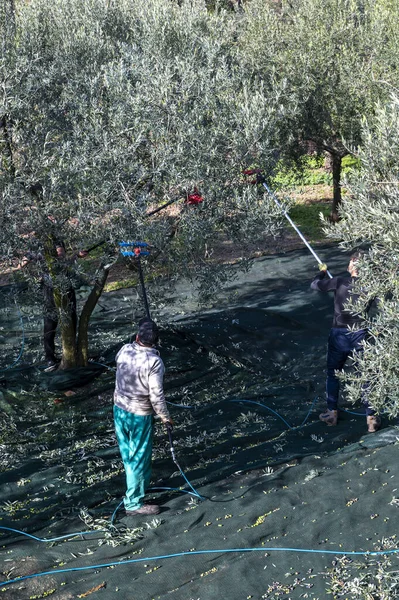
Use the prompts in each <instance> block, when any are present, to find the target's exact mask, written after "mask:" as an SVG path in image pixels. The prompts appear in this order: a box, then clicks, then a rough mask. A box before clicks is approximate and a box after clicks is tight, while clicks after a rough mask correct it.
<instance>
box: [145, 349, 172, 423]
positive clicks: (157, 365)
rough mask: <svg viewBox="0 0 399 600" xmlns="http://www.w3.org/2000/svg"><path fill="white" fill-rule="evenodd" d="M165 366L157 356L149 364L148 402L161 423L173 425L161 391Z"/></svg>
mask: <svg viewBox="0 0 399 600" xmlns="http://www.w3.org/2000/svg"><path fill="white" fill-rule="evenodd" d="M164 372H165V367H164V364H163V362H162V360H161V359H160V358H157V359H156V360H155V361H154V363H153V365H152V366H151V369H150V373H149V376H148V389H149V395H150V402H151V404H152V408H153V409H154V412H155V414H157V415H158V416H159V417H160V418H161V420H162V422H163V423H165V424H167V423H169V424H170V425H173V422H172V419H171V418H170V414H169V411H168V408H167V406H166V400H165V394H164V391H163V376H164Z"/></svg>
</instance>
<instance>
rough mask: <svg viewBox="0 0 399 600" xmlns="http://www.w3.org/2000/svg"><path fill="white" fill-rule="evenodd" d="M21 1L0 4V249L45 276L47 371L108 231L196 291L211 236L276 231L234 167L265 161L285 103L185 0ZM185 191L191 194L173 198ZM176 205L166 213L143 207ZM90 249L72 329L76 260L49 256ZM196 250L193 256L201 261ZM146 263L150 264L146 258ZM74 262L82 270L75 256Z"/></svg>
mask: <svg viewBox="0 0 399 600" xmlns="http://www.w3.org/2000/svg"><path fill="white" fill-rule="evenodd" d="M179 4H180V6H179V5H178V4H177V3H176V4H175V3H172V2H170V1H169V0H138V1H137V2H134V3H133V2H130V1H127V0H115V1H114V2H109V1H107V0H88V1H87V2H81V1H80V0H54V1H53V2H48V0H32V1H31V2H29V3H24V2H21V3H17V4H16V5H15V4H14V3H13V2H11V0H10V1H9V2H8V3H5V4H4V5H3V9H2V10H3V12H2V17H3V20H2V31H3V33H4V36H3V46H2V50H3V51H2V56H1V63H0V80H1V85H2V96H1V106H0V125H1V133H0V150H1V172H0V185H1V192H2V205H1V224H2V227H1V231H0V248H1V254H2V255H3V257H8V258H9V259H11V260H16V259H19V260H23V257H26V256H29V253H30V252H31V253H34V254H35V255H36V256H37V255H38V253H39V254H40V255H41V256H42V257H43V260H36V261H31V262H30V264H29V265H27V267H26V268H25V269H23V270H21V273H24V276H25V277H27V278H28V279H30V280H32V279H35V278H36V279H39V278H40V277H41V276H42V275H43V272H45V273H47V274H49V275H50V276H51V279H52V283H53V286H54V298H55V302H56V308H57V311H58V313H59V321H60V330H61V338H62V363H61V368H69V367H73V366H76V365H85V364H87V360H88V324H89V320H90V316H91V314H92V312H93V310H94V308H95V306H96V303H97V301H98V298H99V297H100V294H101V292H102V290H103V288H104V285H105V282H106V279H107V275H108V273H109V269H110V265H111V264H112V262H113V261H114V260H115V259H116V257H117V255H118V247H117V243H118V242H119V241H121V240H137V239H138V240H145V241H147V242H150V243H151V244H152V246H153V247H154V248H155V249H156V251H155V252H153V257H154V256H156V257H157V258H156V262H154V263H153V267H154V268H156V269H157V270H158V272H161V273H162V274H163V275H164V276H166V277H167V278H169V280H171V279H174V278H176V277H177V276H179V277H183V276H188V277H190V278H191V279H193V280H195V281H196V283H197V285H198V288H199V289H201V290H202V291H203V292H205V293H212V290H213V287H214V285H215V284H217V283H218V282H220V281H223V280H224V279H225V278H226V277H227V276H228V273H227V271H226V270H224V271H223V270H221V269H220V268H218V267H216V266H215V264H214V262H213V261H212V260H209V259H207V255H209V249H210V248H211V247H212V245H213V242H214V239H215V235H216V234H219V235H220V234H224V235H226V236H227V237H228V238H229V239H233V240H234V239H235V240H239V239H241V240H243V239H247V240H248V239H252V238H253V237H254V236H256V235H257V234H258V233H260V232H263V233H264V232H268V233H270V234H273V233H276V231H277V227H278V222H279V217H278V215H277V214H276V209H275V207H273V206H270V205H268V203H267V201H264V200H263V199H259V198H258V197H257V196H256V193H255V191H254V189H253V188H251V186H248V185H247V184H246V183H245V182H244V181H243V179H242V177H241V176H240V173H241V170H242V169H243V168H244V167H246V166H248V164H250V163H252V162H258V163H262V164H264V165H267V164H268V163H269V160H270V157H271V155H272V152H273V149H274V148H275V147H276V145H277V139H278V136H279V123H281V122H283V120H284V111H285V110H286V109H285V108H284V106H283V103H282V93H283V91H282V90H281V89H280V88H279V87H278V85H276V86H274V88H273V89H265V87H264V85H263V83H262V82H261V81H260V80H259V79H258V78H254V77H252V76H251V74H250V73H248V72H247V71H246V70H245V69H243V68H242V65H241V64H240V61H239V57H238V55H237V53H236V51H235V44H234V40H235V39H236V36H237V27H238V21H237V19H236V16H235V14H234V13H231V12H230V13H227V12H223V11H216V12H212V13H209V12H208V11H207V9H206V5H205V3H204V2H202V1H201V0H195V1H194V2H192V1H190V2H181V3H179ZM196 189H198V190H199V192H200V194H201V195H202V197H203V198H204V201H203V203H201V204H198V205H197V206H192V205H190V204H184V201H185V200H187V197H188V195H190V194H191V193H193V192H194V191H195V190H196ZM175 198H179V200H177V204H178V205H179V207H180V209H179V210H178V213H179V215H178V222H176V219H173V218H171V217H170V215H168V214H167V212H166V211H160V212H158V213H157V214H155V215H153V216H152V217H149V216H148V212H150V209H151V208H152V209H153V208H155V207H158V206H160V205H162V204H163V203H166V202H168V201H169V200H172V199H175ZM60 242H62V243H63V244H65V247H66V251H67V256H69V257H71V255H73V254H75V253H76V251H78V250H84V249H87V248H88V247H90V246H92V245H94V244H96V243H99V242H105V243H104V244H102V245H101V246H98V248H97V251H96V252H97V254H98V255H99V256H98V260H97V261H96V264H95V270H94V271H92V272H89V273H86V277H88V279H89V281H90V282H91V284H92V290H91V292H90V293H89V294H88V297H87V300H86V302H85V304H84V305H83V308H82V311H81V314H80V319H79V321H78V323H77V324H76V323H75V320H74V315H73V311H72V307H71V302H70V290H71V287H72V288H77V287H78V286H79V278H80V275H81V267H80V266H79V263H78V262H77V261H75V260H65V259H62V260H60V259H59V258H57V255H56V249H55V247H56V244H57V243H60ZM207 253H208V254H207ZM153 260H154V259H153ZM86 270H87V265H86Z"/></svg>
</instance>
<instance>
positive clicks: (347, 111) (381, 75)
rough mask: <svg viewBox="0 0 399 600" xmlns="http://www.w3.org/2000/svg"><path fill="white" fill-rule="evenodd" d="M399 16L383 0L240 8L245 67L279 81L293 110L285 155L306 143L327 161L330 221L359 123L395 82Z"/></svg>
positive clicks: (258, 1)
mask: <svg viewBox="0 0 399 600" xmlns="http://www.w3.org/2000/svg"><path fill="white" fill-rule="evenodd" d="M398 16H399V15H398V7H397V3H388V2H383V1H382V0H381V1H378V2H375V0H298V1H297V2H282V3H281V4H280V3H279V4H278V5H274V6H272V5H270V4H269V3H266V2H262V0H252V2H250V3H248V4H246V9H245V18H244V19H243V39H242V44H243V47H245V49H246V51H245V52H244V56H245V60H246V63H247V65H248V68H249V69H250V70H254V71H256V72H258V73H259V74H260V76H262V77H264V76H265V77H270V74H272V79H269V80H268V85H270V86H271V85H275V82H276V81H278V82H284V85H285V96H284V98H285V99H288V101H289V102H290V104H291V105H292V104H293V103H294V102H295V103H296V106H297V107H298V110H296V111H295V112H294V113H293V114H292V115H291V116H290V118H289V120H288V121H287V127H286V143H285V149H284V150H285V152H284V153H285V155H286V156H287V155H288V157H289V156H290V155H291V156H293V157H294V159H295V158H296V157H297V156H298V155H300V154H301V153H303V152H306V151H307V147H308V144H309V142H312V147H313V148H316V149H317V151H318V152H320V153H324V152H327V153H329V154H330V155H331V158H332V175H333V205H332V215H331V216H332V218H333V219H336V218H337V209H338V206H339V204H340V202H341V197H342V194H341V163H342V158H343V157H344V156H345V155H347V154H349V153H351V152H352V148H353V147H356V146H357V145H358V144H359V143H360V142H361V134H362V129H361V122H362V117H363V116H364V115H369V116H370V115H372V114H373V111H374V106H375V102H376V101H377V100H378V99H379V98H386V96H387V86H386V85H385V84H384V82H391V83H392V82H394V81H395V77H396V75H395V73H396V69H397V66H398V60H397V59H398V53H397V47H396V43H397V37H398V30H397V22H398ZM271 66H272V67H274V69H273V70H272V69H271V68H270V67H271ZM264 72H265V74H264ZM284 153H282V154H284Z"/></svg>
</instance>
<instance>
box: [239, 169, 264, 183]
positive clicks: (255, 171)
mask: <svg viewBox="0 0 399 600" xmlns="http://www.w3.org/2000/svg"><path fill="white" fill-rule="evenodd" d="M241 172H242V174H243V175H259V174H260V173H262V171H261V169H245V170H244V171H241ZM247 183H250V184H251V185H256V184H258V183H259V181H258V179H252V180H251V181H248V182H247Z"/></svg>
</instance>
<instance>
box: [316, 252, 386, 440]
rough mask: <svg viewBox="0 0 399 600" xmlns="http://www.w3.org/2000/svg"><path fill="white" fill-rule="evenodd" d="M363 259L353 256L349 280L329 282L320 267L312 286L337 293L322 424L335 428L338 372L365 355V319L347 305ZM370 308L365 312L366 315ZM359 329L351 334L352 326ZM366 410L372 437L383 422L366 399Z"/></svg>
mask: <svg viewBox="0 0 399 600" xmlns="http://www.w3.org/2000/svg"><path fill="white" fill-rule="evenodd" d="M360 257H361V253H360V252H356V253H354V254H353V255H352V256H351V259H350V261H349V265H348V271H349V276H344V277H333V278H332V279H327V278H326V272H327V265H324V264H323V265H319V268H320V273H319V274H318V275H317V277H315V279H314V280H313V281H312V283H311V286H310V287H311V288H312V289H313V290H319V291H320V292H334V318H333V324H332V328H331V331H330V335H329V338H328V350H327V382H326V392H327V410H326V412H324V413H322V414H321V415H320V417H319V418H320V420H321V421H323V422H324V423H326V424H327V425H330V426H331V425H336V424H337V421H338V396H339V383H340V382H339V379H338V377H337V371H342V370H343V368H344V365H345V362H346V360H347V359H348V358H349V357H352V356H353V355H354V354H355V353H357V352H362V351H363V344H362V342H363V340H364V339H365V338H366V336H367V329H366V328H364V327H362V324H363V323H364V318H363V317H362V316H361V315H357V314H353V313H351V312H349V311H348V310H347V309H345V305H347V304H348V302H349V300H350V299H352V301H353V302H356V300H357V299H358V295H357V294H354V293H352V291H351V290H352V287H353V282H354V280H355V279H356V278H357V276H358V272H357V262H358V261H359V259H360ZM370 305H371V303H370V304H369V306H368V307H367V308H366V310H365V312H366V313H367V312H368V310H369V309H370ZM354 325H355V326H360V328H358V329H356V330H354V331H352V328H353V326H354ZM364 404H365V407H366V418H367V428H368V431H369V432H370V433H372V432H374V431H377V430H378V429H379V427H380V424H381V421H380V419H379V417H378V416H377V415H375V413H374V411H373V410H372V409H371V408H370V406H369V405H368V403H367V400H366V399H364Z"/></svg>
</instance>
